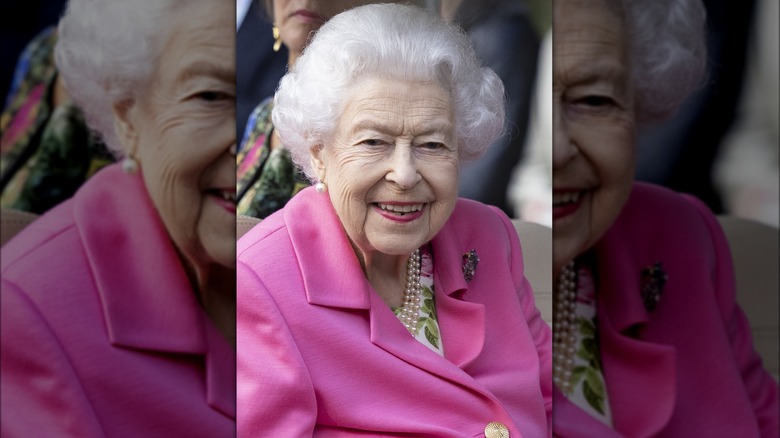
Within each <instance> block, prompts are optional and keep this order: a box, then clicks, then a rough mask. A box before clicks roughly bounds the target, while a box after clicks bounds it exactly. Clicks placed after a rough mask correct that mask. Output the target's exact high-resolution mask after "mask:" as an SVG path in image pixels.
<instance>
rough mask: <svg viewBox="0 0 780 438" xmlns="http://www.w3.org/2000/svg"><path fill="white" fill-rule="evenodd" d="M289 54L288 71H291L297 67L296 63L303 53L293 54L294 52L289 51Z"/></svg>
mask: <svg viewBox="0 0 780 438" xmlns="http://www.w3.org/2000/svg"><path fill="white" fill-rule="evenodd" d="M288 52H289V54H290V55H289V56H288V57H287V71H290V70H292V68H293V66H294V65H295V61H297V60H298V57H299V56H301V52H293V51H292V50H289V49H288Z"/></svg>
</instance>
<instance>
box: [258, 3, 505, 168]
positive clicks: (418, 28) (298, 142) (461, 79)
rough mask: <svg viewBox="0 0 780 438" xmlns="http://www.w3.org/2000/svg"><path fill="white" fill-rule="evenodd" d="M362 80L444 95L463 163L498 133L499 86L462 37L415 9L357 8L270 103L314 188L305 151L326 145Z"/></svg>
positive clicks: (318, 43) (320, 40) (333, 26)
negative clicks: (406, 84)
mask: <svg viewBox="0 0 780 438" xmlns="http://www.w3.org/2000/svg"><path fill="white" fill-rule="evenodd" d="M367 77H371V78H375V77H379V78H393V79H401V80H405V81H415V82H418V81H419V82H432V83H438V84H439V85H441V86H442V87H443V88H444V89H445V90H448V91H449V92H450V95H451V98H452V105H453V108H454V114H455V124H456V138H457V145H458V150H459V153H460V157H461V158H463V159H473V158H476V157H478V156H479V155H480V154H481V153H482V152H484V151H485V149H487V147H488V146H489V145H490V144H491V143H493V141H494V140H495V139H496V138H497V137H498V136H500V135H501V133H502V131H503V128H504V86H503V84H502V83H501V80H500V79H499V78H498V76H497V75H496V74H495V73H494V72H493V71H492V70H490V69H488V68H483V67H482V66H481V65H480V63H479V61H478V60H477V56H476V54H475V53H474V50H473V48H472V47H471V43H470V42H469V39H468V37H467V36H466V35H465V34H464V33H463V32H462V31H461V30H460V29H458V28H457V27H455V26H453V25H450V24H448V23H447V22H445V21H444V20H443V19H442V18H440V17H438V16H437V15H435V14H433V13H431V12H428V11H426V10H424V9H421V8H418V7H416V6H411V5H401V4H372V5H367V6H361V7H358V8H354V9H351V10H348V11H346V12H343V13H341V14H338V15H336V16H335V17H333V19H331V20H330V21H328V22H327V23H325V25H323V26H322V28H320V30H319V31H318V32H317V34H316V35H315V37H314V39H313V40H312V42H311V43H310V44H309V46H308V47H307V48H306V49H305V50H304V53H303V55H302V56H301V57H300V58H299V59H298V61H297V62H296V63H295V66H294V68H293V69H292V71H291V72H289V73H288V74H287V75H285V76H284V78H282V81H281V83H280V85H279V88H278V90H277V92H276V95H275V98H274V109H273V114H272V120H273V124H274V127H275V128H276V129H277V130H278V132H279V135H280V137H281V139H282V143H284V145H285V147H286V148H287V149H288V150H289V151H290V154H291V155H292V157H293V160H294V161H295V163H296V164H297V165H299V166H300V167H301V168H302V169H303V170H304V172H305V173H306V175H307V176H308V177H309V178H311V179H312V180H314V179H315V175H314V172H313V169H312V168H311V165H310V163H309V151H310V149H311V148H312V147H315V146H320V145H326V142H327V139H328V136H329V135H330V134H331V133H332V132H333V129H334V128H335V126H336V122H337V120H338V118H339V116H340V115H341V112H342V110H343V108H344V105H345V103H346V101H347V100H348V99H349V98H350V95H351V94H350V93H351V90H352V87H353V86H354V85H355V84H356V83H357V82H358V81H359V80H361V79H363V78H367ZM326 147H327V146H326Z"/></svg>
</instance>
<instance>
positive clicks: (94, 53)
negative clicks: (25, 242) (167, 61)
mask: <svg viewBox="0 0 780 438" xmlns="http://www.w3.org/2000/svg"><path fill="white" fill-rule="evenodd" d="M177 7H187V2H184V1H181V0H164V1H161V0H133V1H125V0H70V1H69V2H68V6H67V8H66V10H65V14H64V15H63V17H62V18H61V19H60V23H59V27H58V34H57V39H58V41H57V46H56V48H55V60H56V63H57V69H58V70H59V74H60V75H61V77H62V79H63V80H64V82H65V86H66V88H67V90H68V93H69V94H70V96H71V98H72V99H73V101H74V102H75V103H76V104H77V105H78V106H79V107H81V109H82V110H83V111H84V115H85V117H86V120H87V124H88V125H89V127H90V128H91V129H92V130H94V131H96V132H97V134H98V135H99V136H100V137H101V138H102V140H103V141H104V142H105V143H106V145H107V146H108V148H109V149H110V150H111V151H112V152H113V153H114V154H115V155H116V156H117V157H122V156H123V155H124V151H123V150H122V145H121V144H120V143H119V139H118V137H117V134H116V132H115V130H114V115H113V111H112V107H113V105H114V103H115V102H121V101H123V100H127V99H133V98H134V97H135V96H136V94H135V93H137V92H138V90H142V89H143V88H144V86H145V85H146V82H147V81H148V79H149V77H150V75H151V73H152V71H153V69H154V65H155V64H156V61H157V59H158V57H159V56H160V53H161V51H162V47H163V45H164V44H165V42H166V41H167V39H168V38H169V37H170V30H169V23H170V21H171V17H172V15H173V13H174V12H175V10H176V8H177Z"/></svg>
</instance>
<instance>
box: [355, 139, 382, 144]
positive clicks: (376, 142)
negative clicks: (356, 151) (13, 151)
mask: <svg viewBox="0 0 780 438" xmlns="http://www.w3.org/2000/svg"><path fill="white" fill-rule="evenodd" d="M360 144H363V145H366V146H380V145H382V140H378V139H376V138H369V139H366V140H363V141H361V142H360Z"/></svg>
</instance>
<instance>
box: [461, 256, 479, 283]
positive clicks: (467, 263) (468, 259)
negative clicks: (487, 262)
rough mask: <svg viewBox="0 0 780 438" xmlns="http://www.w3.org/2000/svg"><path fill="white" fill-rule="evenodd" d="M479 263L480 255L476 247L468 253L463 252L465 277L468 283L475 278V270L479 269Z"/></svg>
mask: <svg viewBox="0 0 780 438" xmlns="http://www.w3.org/2000/svg"><path fill="white" fill-rule="evenodd" d="M477 264H479V256H478V255H477V250H476V249H472V250H471V251H469V252H467V253H466V254H463V278H465V279H466V282H467V283H468V282H470V281H471V279H472V278H474V271H476V270H477Z"/></svg>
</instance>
